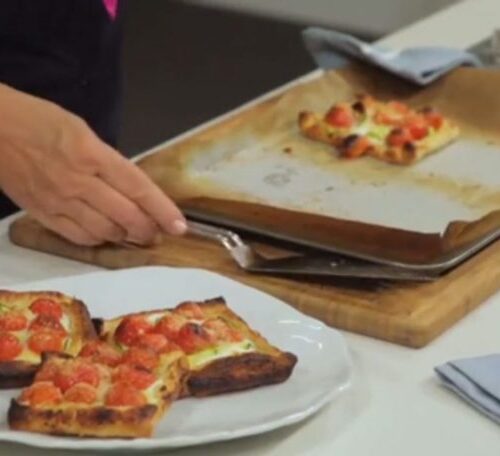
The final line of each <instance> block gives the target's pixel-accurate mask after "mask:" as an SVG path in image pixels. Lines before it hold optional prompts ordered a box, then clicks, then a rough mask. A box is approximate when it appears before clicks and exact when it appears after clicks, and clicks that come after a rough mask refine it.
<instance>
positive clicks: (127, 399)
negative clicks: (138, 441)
mask: <svg viewBox="0 0 500 456" xmlns="http://www.w3.org/2000/svg"><path fill="white" fill-rule="evenodd" d="M90 351H92V352H93V353H92V354H91V355H89V356H85V357H76V358H71V357H69V356H67V355H62V354H47V355H46V357H45V360H44V362H43V364H42V366H41V368H40V370H39V371H38V372H37V374H36V376H35V379H34V382H33V384H32V385H31V386H29V387H28V388H26V389H24V390H23V391H22V392H21V394H20V396H19V397H18V398H17V399H13V400H12V401H11V404H10V408H9V411H8V422H9V426H10V428H11V429H15V430H23V431H30V432H38V433H43V434H57V435H74V436H80V437H108V438H111V437H115V438H136V437H148V436H151V434H152V433H153V431H154V428H155V425H156V423H157V422H158V420H159V419H160V418H161V417H162V415H163V414H164V413H165V412H166V410H167V409H168V408H169V407H170V405H171V404H172V402H173V401H174V400H175V399H176V398H177V396H178V395H179V393H180V391H181V390H182V388H183V384H184V381H185V376H186V372H187V366H186V360H185V357H184V354H183V353H182V352H181V351H179V350H177V351H170V352H168V353H165V354H163V355H161V356H158V357H155V358H154V362H151V360H149V364H148V361H144V359H142V360H141V358H140V357H137V359H134V360H131V359H126V358H120V359H116V358H115V359H113V360H112V362H109V359H111V358H109V357H108V358H107V357H106V356H108V355H106V354H104V355H102V353H103V352H104V353H105V352H106V347H104V346H103V347H98V346H96V345H95V344H94V346H93V347H91V349H89V350H88V352H90ZM98 352H101V353H100V354H98ZM108 354H109V353H108ZM97 356H103V357H102V358H101V361H103V362H96V361H95V359H96V358H95V357H97ZM105 362H107V364H105ZM144 363H146V364H148V368H146V367H144Z"/></svg>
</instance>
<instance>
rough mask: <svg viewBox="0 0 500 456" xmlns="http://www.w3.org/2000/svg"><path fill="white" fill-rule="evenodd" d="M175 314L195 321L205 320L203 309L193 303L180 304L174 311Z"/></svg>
mask: <svg viewBox="0 0 500 456" xmlns="http://www.w3.org/2000/svg"><path fill="white" fill-rule="evenodd" d="M174 313H176V314H179V315H183V316H184V317H186V318H189V319H193V320H203V319H204V318H205V315H204V314H203V309H202V308H201V307H200V305H199V304H196V303H195V302H191V301H189V302H183V303H181V304H179V305H178V306H177V307H176V308H175V309H174Z"/></svg>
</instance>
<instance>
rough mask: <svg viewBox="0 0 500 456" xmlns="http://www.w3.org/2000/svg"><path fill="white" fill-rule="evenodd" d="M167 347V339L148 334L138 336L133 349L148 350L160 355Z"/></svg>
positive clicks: (158, 335) (156, 334)
mask: <svg viewBox="0 0 500 456" xmlns="http://www.w3.org/2000/svg"><path fill="white" fill-rule="evenodd" d="M167 345H168V340H167V338H166V337H165V336H164V335H163V334H160V333H148V334H143V335H142V336H139V337H138V338H137V339H136V340H135V342H134V346H135V347H141V348H149V349H151V350H153V351H155V352H157V353H161V352H162V350H163V349H165V348H166V347H167Z"/></svg>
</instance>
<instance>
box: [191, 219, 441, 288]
mask: <svg viewBox="0 0 500 456" xmlns="http://www.w3.org/2000/svg"><path fill="white" fill-rule="evenodd" d="M188 233H189V234H192V235H195V236H198V237H202V238H205V239H210V240H214V241H217V242H219V243H220V244H222V245H223V246H224V247H225V248H226V250H227V251H228V252H229V254H230V255H231V257H232V258H233V259H234V260H235V261H236V263H237V264H238V266H240V267H241V268H242V269H244V270H245V271H250V272H260V273H268V274H287V275H312V276H332V277H333V276H335V277H352V278H366V279H389V280H407V281H431V280H434V279H436V278H437V277H438V276H437V275H436V274H433V273H432V272H428V271H423V270H420V269H418V270H409V269H399V268H396V267H391V266H385V265H380V264H375V263H369V262H364V261H360V260H354V259H352V260H351V259H346V258H342V257H332V256H331V255H317V256H311V255H291V256H288V257H285V258H278V259H270V258H265V257H264V256H263V255H261V254H260V253H258V252H257V251H256V250H255V249H253V248H252V247H251V246H250V245H248V244H246V243H245V242H243V240H242V239H241V238H240V236H239V235H238V234H236V233H234V232H233V231H230V230H227V229H224V228H219V227H215V226H211V225H206V224H204V223H199V222H193V221H189V222H188Z"/></svg>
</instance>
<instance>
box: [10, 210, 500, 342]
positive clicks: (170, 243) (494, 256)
mask: <svg viewBox="0 0 500 456" xmlns="http://www.w3.org/2000/svg"><path fill="white" fill-rule="evenodd" d="M10 237H11V240H12V241H13V242H14V243H15V244H17V245H20V246H23V247H27V248H31V249H35V250H39V251H43V252H47V253H52V254H55V255H60V256H63V257H66V258H71V259H74V260H79V261H83V262H86V263H91V264H95V265H99V266H103V267H106V268H111V269H118V268H125V267H133V266H144V265H167V266H180V267H182V266H184V267H198V268H204V269H208V270H211V271H215V272H218V273H220V274H223V275H225V276H227V277H230V278H233V279H235V280H238V281H240V282H242V283H245V284H247V285H250V286H253V287H255V288H258V289H260V290H262V291H265V292H267V293H269V294H271V295H274V296H276V297H278V298H280V299H282V300H283V301H285V302H287V303H288V304H290V305H292V306H294V307H295V308H297V309H298V310H300V311H302V312H304V313H306V314H308V315H311V316H313V317H316V318H318V319H320V320H322V321H324V322H325V323H326V324H328V325H331V326H335V327H337V328H341V329H345V330H348V331H353V332H357V333H360V334H365V335H367V336H371V337H376V338H379V339H384V340H387V341H390V342H394V343H398V344H401V345H406V346H410V347H422V346H425V345H426V344H428V343H429V342H430V341H432V340H433V339H434V338H435V337H437V336H438V335H440V334H441V333H442V332H443V331H445V330H446V329H448V328H450V327H451V326H452V325H453V324H454V323H455V322H457V321H458V320H460V319H461V318H463V317H464V316H465V315H467V314H468V313H469V312H471V311H472V310H473V309H475V308H476V307H477V306H478V305H480V304H481V303H482V302H484V300H485V299H487V298H488V297H489V296H491V295H492V294H493V293H495V292H496V291H497V290H498V289H499V288H500V261H499V258H500V241H497V242H496V243H494V244H492V245H491V246H489V247H488V248H486V249H484V250H483V251H482V252H480V253H479V254H477V255H476V256H474V257H473V258H472V259H470V260H469V261H467V262H466V263H464V264H462V265H461V266H460V267H458V268H457V269H455V270H453V271H452V272H450V273H449V274H448V275H446V276H444V277H442V278H440V279H439V280H437V281H435V282H433V283H418V284H417V283H398V284H395V283H392V284H386V283H377V282H356V281H346V280H313V279H311V278H303V279H301V280H291V279H288V278H282V277H271V276H265V275H259V274H249V273H246V272H244V271H242V270H240V269H239V268H238V267H237V266H236V265H235V264H234V262H233V261H232V260H231V258H229V256H228V255H227V253H226V252H225V250H224V249H223V248H222V247H220V246H218V245H217V244H213V243H210V242H208V241H205V240H201V239H195V238H182V239H173V238H165V239H164V241H163V242H162V243H161V244H159V245H156V246H154V247H149V248H125V247H117V246H103V247H99V248H87V247H79V246H75V245H73V244H70V243H68V242H66V241H64V240H63V239H61V238H59V237H58V236H56V235H54V234H52V233H50V232H49V231H47V230H45V229H44V228H42V227H41V226H40V225H39V224H38V223H36V222H35V221H33V220H32V219H30V218H27V217H24V218H20V219H18V220H16V221H15V222H14V223H13V224H12V225H11V228H10Z"/></svg>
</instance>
